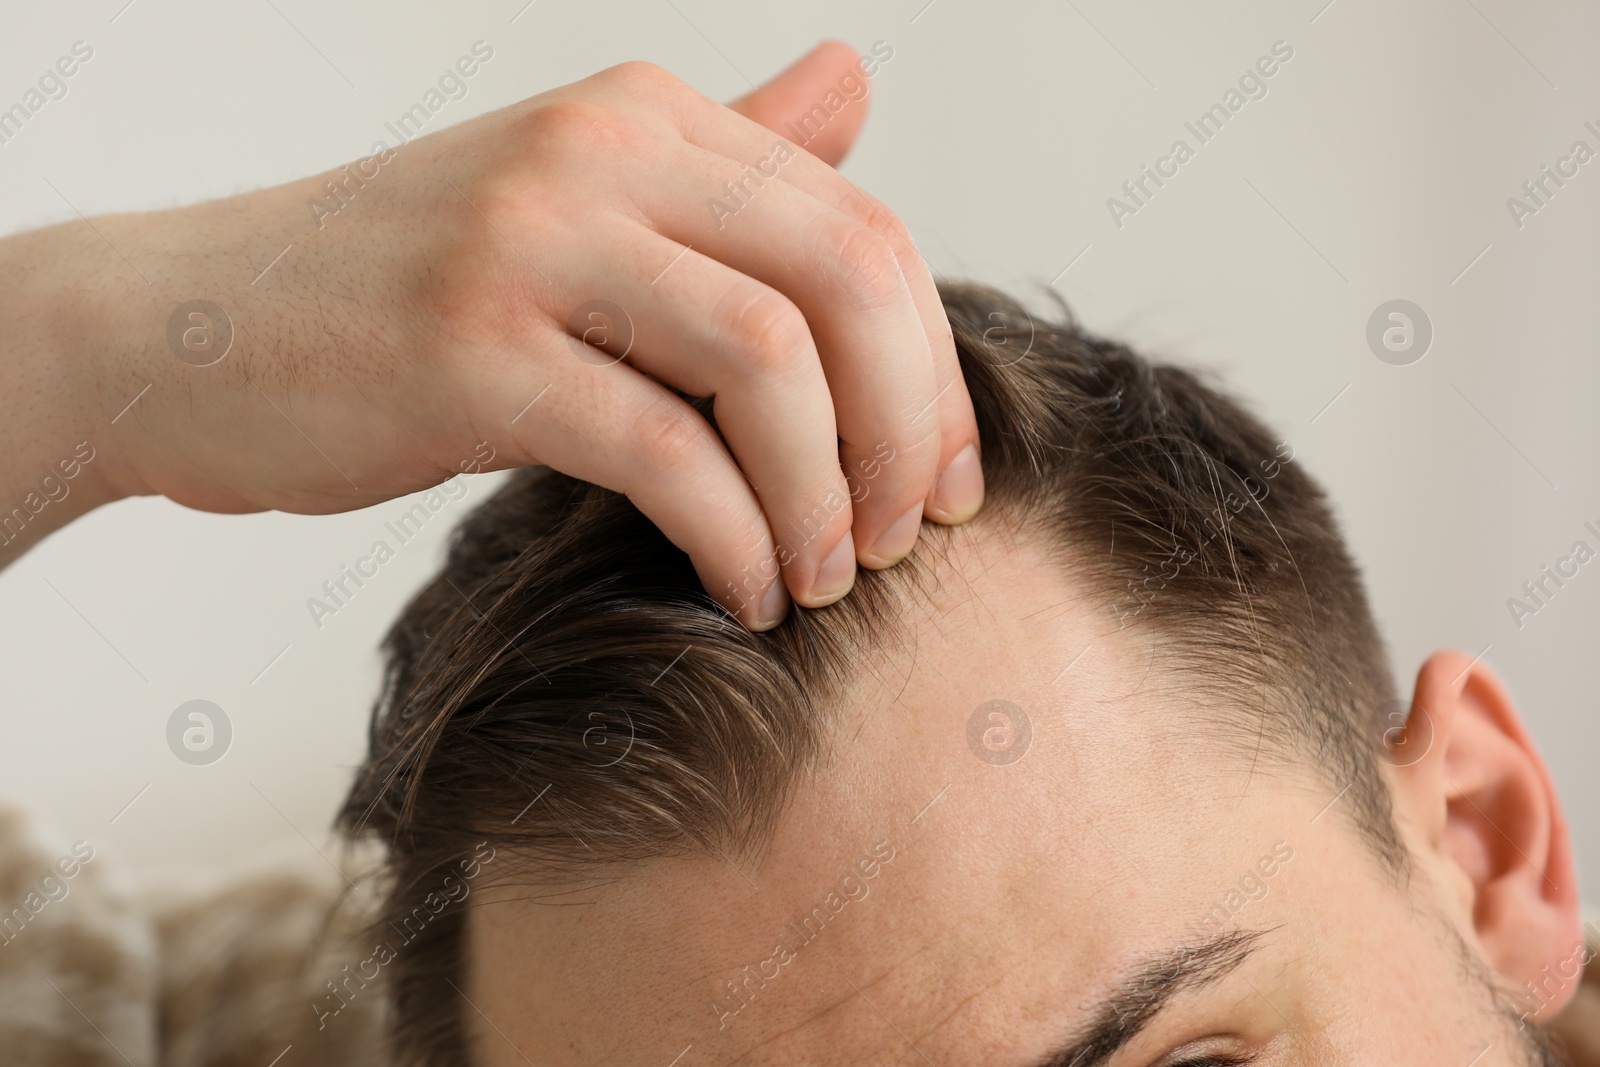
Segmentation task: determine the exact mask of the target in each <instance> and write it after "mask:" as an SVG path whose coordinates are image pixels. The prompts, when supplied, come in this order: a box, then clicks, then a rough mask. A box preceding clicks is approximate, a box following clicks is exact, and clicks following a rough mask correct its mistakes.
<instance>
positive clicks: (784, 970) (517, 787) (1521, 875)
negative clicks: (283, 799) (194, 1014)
mask: <svg viewBox="0 0 1600 1067" xmlns="http://www.w3.org/2000/svg"><path fill="white" fill-rule="evenodd" d="M944 298H945V303H946V308H947V310H948V312H949V315H950V318H951V322H952V326H953V328H954V330H955V336H956V342H957V348H958V350H959V351H960V353H961V358H962V365H963V371H964V373H965V375H966V379H967V383H968V387H969V390H970V391H971V394H972V397H973V402H974V405H975V408H976V412H977V417H978V422H979V427H980V431H981V434H982V448H983V463H984V474H985V481H986V486H987V503H986V505H985V510H984V512H983V513H982V514H981V515H980V516H979V518H978V519H976V520H974V521H973V522H972V523H970V524H968V525H966V526H963V527H956V528H946V527H938V526H933V525H928V526H927V527H925V529H924V533H923V542H922V543H921V544H920V545H919V546H918V548H917V550H916V551H915V552H913V554H912V556H911V557H910V558H909V559H908V561H907V562H905V563H903V564H901V565H900V566H898V567H896V568H893V569H891V570H888V571H883V572H863V573H862V575H861V576H860V578H859V579H858V582H857V586H856V589H855V590H854V591H853V592H852V593H851V594H850V595H849V596H847V597H846V598H845V599H844V600H843V601H841V602H839V603H837V604H835V605H832V606H830V607H828V608H824V609H820V610H816V611H804V610H797V611H795V612H793V613H791V615H790V617H789V618H788V619H787V620H786V621H785V622H784V623H783V624H782V625H781V626H780V627H779V628H778V629H776V630H774V631H771V632H769V633H766V634H750V633H748V632H746V631H744V630H743V629H742V628H741V627H739V626H738V624H737V623H735V622H733V621H732V620H731V619H728V618H727V617H726V615H725V613H724V612H723V611H722V610H721V609H719V608H718V607H717V606H716V605H715V604H714V602H713V601H712V600H711V599H710V598H709V597H707V596H706V595H705V593H704V592H703V591H702V590H701V589H700V588H699V586H698V583H697V581H696V579H695V574H694V571H693V569H692V567H691V566H690V564H689V562H688V560H687V559H686V558H685V557H684V556H683V555H682V554H681V553H679V552H678V551H677V550H676V549H675V548H673V547H672V546H671V545H670V544H669V543H668V542H667V541H666V540H665V538H664V537H663V536H662V535H661V534H660V533H659V532H658V531H657V530H655V529H654V528H653V527H652V526H651V525H650V524H649V523H648V521H646V520H645V519H644V518H643V517H642V516H640V515H639V513H638V512H637V511H635V510H634V509H633V508H632V506H631V505H630V504H629V503H628V502H627V500H626V499H625V498H622V497H620V496H618V495H616V494H614V493H610V492H607V491H605V490H601V489H597V488H594V487H591V486H586V485H582V484H580V483H577V482H574V481H572V480H571V479H567V478H565V477H563V476H560V475H557V474H554V473H553V472H550V471H547V470H539V471H529V472H522V473H519V474H518V475H516V476H514V477H513V479H512V480H511V481H510V482H509V483H508V485H507V486H506V487H505V488H504V489H502V490H501V491H500V492H499V493H498V494H497V495H496V496H495V497H494V498H493V499H492V500H491V501H489V502H488V503H486V504H485V505H484V506H483V507H482V508H480V509H479V510H478V511H477V512H476V513H475V514H474V515H473V516H471V517H470V518H469V519H468V520H467V521H466V522H465V523H464V524H463V526H462V528H461V530H460V531H458V535H457V538H456V540H455V542H454V544H453V546H452V550H451V555H450V560H449V562H448V563H447V565H446V568H445V571H444V573H443V574H442V575H441V576H440V577H439V578H438V579H437V580H436V581H435V582H434V583H433V584H432V585H430V586H429V587H428V588H427V589H425V590H424V591H423V593H421V594H420V595H419V596H418V598H417V599H416V600H415V601H414V602H413V603H412V605H411V606H410V607H409V608H408V609H407V611H406V614H405V615H404V617H403V618H402V619H401V620H400V622H399V623H398V624H397V625H396V627H395V629H394V630H393V631H392V633H391V634H390V637H389V641H388V645H387V649H388V653H389V657H390V671H389V675H388V685H387V687H386V692H385V695H384V699H383V701H382V702H381V703H380V706H379V709H378V713H377V714H376V715H375V718H374V728H373V738H372V753H371V756H370V758H369V761H368V764H367V766H366V767H365V768H364V769H363V771H362V774H361V775H360V777H359V779H358V781H357V784H356V786H355V788H354V790H353V791H352V794H351V797H350V800H349V802H348V804H347V807H346V810H345V813H344V816H343V819H344V823H345V825H346V826H347V827H348V828H350V829H352V830H355V829H361V828H365V829H370V830H373V831H376V832H377V833H380V834H381V835H382V836H383V837H384V839H385V840H387V841H389V842H390V843H391V849H392V857H393V874H394V883H393V888H392V892H391V894H390V897H389V909H388V913H387V914H386V916H385V919H386V920H387V922H386V924H385V925H384V926H382V927H380V929H383V930H392V931H394V935H393V936H390V935H387V934H386V935H385V936H390V941H391V942H392V944H391V945H390V946H389V947H390V950H391V952H390V954H391V956H392V961H391V962H388V963H387V965H386V966H387V969H388V972H389V980H390V982H391V988H392V989H393V990H394V996H395V1000H396V1007H397V1009H398V1011H397V1019H398V1023H397V1025H398V1027H399V1035H400V1038H401V1043H400V1051H401V1052H402V1053H406V1054H409V1055H411V1056H413V1057H414V1058H415V1059H416V1060H417V1062H427V1063H433V1062H437V1063H445V1062H460V1060H461V1058H462V1056H463V1055H465V1054H466V1052H465V1051H464V1050H466V1049H470V1050H471V1054H472V1055H474V1056H476V1057H477V1061H478V1062H481V1063H484V1064H502V1063H504V1064H511V1063H521V1062H524V1058H525V1059H526V1060H527V1061H530V1062H533V1063H537V1064H540V1065H541V1067H543V1065H545V1064H568V1063H594V1062H615V1063H628V1064H649V1063H660V1064H663V1065H666V1064H668V1063H673V1062H678V1063H682V1064H684V1065H685V1067H687V1065H688V1064H690V1063H734V1062H739V1063H744V1064H760V1065H773V1067H777V1065H789V1064H809V1063H823V1062H827V1063H934V1064H940V1065H943V1064H955V1063H963V1064H976V1063H985V1064H996V1065H1001V1064H1004V1065H1015V1067H1025V1065H1033V1064H1041V1065H1042V1064H1057V1063H1059V1064H1061V1065H1062V1067H1066V1065H1069V1064H1071V1065H1074V1067H1091V1065H1099V1064H1107V1065H1113V1067H1123V1065H1127V1067H1133V1065H1141V1067H1143V1065H1152V1067H1153V1065H1158V1064H1159V1065H1160V1067H1177V1065H1178V1064H1185V1065H1195V1067H1199V1065H1215V1064H1226V1063H1245V1062H1256V1063H1260V1064H1262V1065H1263V1067H1265V1065H1266V1064H1268V1063H1311V1062H1316V1063H1335V1062H1338V1063H1344V1062H1351V1063H1357V1062H1359V1063H1373V1062H1394V1063H1402V1062H1403V1063H1412V1064H1423V1063H1429V1064H1431V1063H1438V1064H1443V1065H1461V1064H1466V1063H1468V1062H1470V1061H1472V1060H1473V1057H1474V1056H1479V1055H1480V1053H1481V1058H1479V1059H1478V1060H1477V1063H1478V1064H1481V1065H1483V1067H1489V1065H1491V1064H1508V1063H1520V1062H1527V1061H1528V1057H1529V1056H1530V1055H1532V1053H1531V1052H1530V1051H1528V1050H1529V1048H1530V1047H1532V1046H1531V1045H1529V1042H1531V1041H1533V1040H1534V1038H1535V1036H1536V1034H1537V1030H1536V1029H1535V1028H1534V1027H1532V1026H1531V1025H1530V1026H1527V1027H1519V1022H1520V1020H1519V1016H1520V1015H1523V1014H1526V1015H1528V1016H1529V1017H1530V1018H1534V1017H1537V1018H1541V1019H1542V1018H1547V1017H1548V1016H1549V1015H1550V1014H1553V1013H1554V1011H1555V1010H1556V1009H1557V1008H1558V1007H1559V1006H1560V1004H1561V1003H1564V1002H1565V1000H1566V999H1567V997H1568V996H1570V994H1571V992H1572V988H1573V986H1574V985H1575V981H1576V975H1577V968H1576V966H1575V965H1574V961H1576V960H1578V957H1577V956H1575V955H1574V952H1575V951H1581V945H1580V943H1579V942H1580V935H1579V929H1578V920H1577V891H1576V886H1575V881H1574V877H1575V876H1574V872H1573V867H1572V863H1571V857H1570V853H1569V850H1568V842H1567V836H1566V829H1565V826H1564V823H1563V821H1562V817H1561V813H1560V808H1559V804H1558V802H1557V800H1556V798H1555V795H1554V793H1553V791H1552V789H1551V787H1550V783H1549V780H1548V776H1547V775H1546V773H1545V771H1544V768H1543V766H1542V764H1541V763H1540V761H1539V758H1538V756H1537V754H1536V753H1535V752H1534V750H1533V748H1532V746H1531V744H1530V742H1529V741H1528V739H1527V737H1526V735H1525V733H1524V731H1523V730H1522V728H1521V726H1520V724H1519V722H1518V720H1517V717H1516V714H1515V711H1514V709H1513V707H1512V705H1511V702H1510V700H1509V698H1508V697H1507V696H1506V694H1505V692H1504V690H1503V689H1502V688H1501V687H1500V686H1499V684H1498V683H1497V682H1496V681H1495V680H1494V678H1493V676H1492V675H1491V674H1490V673H1489V672H1488V671H1487V669H1486V668H1485V667H1483V666H1482V665H1481V664H1479V663H1476V662H1473V661H1471V660H1469V659H1468V657H1465V656H1461V655H1459V654H1454V653H1442V654H1440V655H1437V656H1435V657H1433V658H1432V659H1430V660H1429V661H1428V663H1427V664H1426V665H1425V666H1424V667H1423V668H1422V670H1421V671H1420V673H1419V674H1418V678H1417V685H1416V690H1415V694H1414V696H1413V697H1412V699H1411V700H1410V701H1408V702H1406V703H1401V702H1399V701H1397V700H1396V699H1395V692H1394V688H1393V682H1392V679H1391V676H1390V672H1389V668H1388V664H1387V662H1386V659H1385V655H1384V652H1383V647H1382V643H1381V641H1380V639H1379V637H1378V634H1377V630H1376V627H1375V625H1374V623H1373V620H1372V617H1371V613H1370V610H1369V608H1368V606H1367V601H1366V598H1365V595H1364V593H1363V591H1362V588H1361V583H1360V577H1359V574H1358V572H1357V570H1356V568H1355V567H1354V565H1353V564H1352V562H1351V560H1350V558H1349V556H1348V553H1347V552H1346V550H1345V548H1344V546H1343V544H1342V542H1341V540H1340V537H1339V534H1338V532H1337V529H1336V526H1335V524H1334V521H1333V518H1332V516H1331V514H1330V512H1329V509H1328V507H1327V505H1326V503H1325V501H1324V499H1323V497H1322V495H1321V493H1320V491H1319V490H1318V489H1317V487H1316V486H1315V484H1314V483H1313V482H1312V481H1311V479H1310V477H1309V476H1308V475H1307V473H1306V472H1305V471H1304V470H1303V461H1302V460H1300V459H1299V458H1297V456H1296V453H1295V449H1294V446H1293V442H1291V441H1286V440H1283V439H1281V438H1278V437H1275V436H1273V435H1271V434H1269V433H1268V432H1267V431H1266V430H1265V429H1264V428H1263V427H1261V425H1260V424H1259V423H1258V422H1257V421H1255V420H1254V419H1253V418H1252V417H1251V416H1249V415H1248V414H1247V413H1246V412H1244V411H1243V410H1242V409H1241V408H1240V407H1239V406H1237V405H1236V404H1235V403H1233V402H1232V401H1230V400H1228V399H1226V398H1225V397H1223V396H1221V395H1220V394H1219V393H1217V392H1216V391H1215V390H1213V389H1212V388H1211V387H1209V386H1208V385H1206V384H1205V383H1203V382H1202V381H1200V380H1199V379H1198V378H1196V377H1195V376H1194V375H1192V374H1190V373H1188V372H1185V371H1181V370H1177V369H1175V368H1171V367H1164V366H1156V365H1152V364H1150V363H1148V362H1147V361H1145V360H1144V359H1142V358H1141V357H1139V356H1137V355H1136V354H1134V353H1132V352H1130V351H1129V350H1128V349H1126V348H1124V347H1122V346H1119V345H1116V344H1112V343H1108V342H1105V341H1102V340H1099V339H1097V338H1094V337H1091V336H1089V335H1087V334H1086V333H1084V332H1082V331H1081V330H1079V329H1077V328H1076V327H1075V326H1074V325H1073V324H1072V323H1071V322H1070V320H1069V321H1063V322H1059V323H1045V322H1039V321H1036V320H1035V319H1033V318H1031V317H1030V316H1029V314H1028V313H1027V312H1026V311H1025V310H1024V309H1023V308H1021V307H1020V306H1018V305H1016V304H1014V303H1013V302H1011V301H1008V300H1006V299H1005V298H1003V297H1001V296H999V295H998V294H995V293H993V292H990V291H987V290H983V289H979V288H976V287H969V286H961V287H947V288H946V289H945V290H944ZM882 461H883V462H885V463H892V462H893V456H892V454H891V455H887V456H884V457H883V460H882ZM849 473H850V475H851V477H852V489H853V493H854V495H856V496H857V497H858V498H859V496H860V495H861V494H862V493H864V492H870V491H871V479H872V477H873V476H874V471H873V470H871V469H864V470H862V471H852V472H849ZM776 533H777V536H778V539H779V540H780V541H781V540H783V533H782V532H781V531H777V532H776ZM1408 713H1409V718H1408ZM1402 724H1404V725H1403V729H1402ZM482 842H487V843H488V844H487V845H484V844H481V843H482ZM485 855H489V856H492V857H493V859H492V861H490V862H486V863H482V864H480V863H478V862H477V861H476V860H473V861H472V862H473V866H472V867H470V868H469V867H468V865H467V861H468V860H469V859H470V858H471V857H474V856H476V857H478V858H479V859H481V858H482V857H483V856H485ZM469 870H470V871H471V872H472V876H473V877H474V879H475V883H474V885H473V886H472V887H471V890H470V892H471V897H470V901H467V900H465V898H463V904H462V906H459V907H457V906H452V905H451V904H449V903H447V902H446V903H439V904H438V906H435V904H436V902H443V901H445V898H444V897H442V896H441V893H443V892H444V890H442V889H441V886H443V885H444V883H445V879H446V878H447V877H452V876H454V877H456V878H458V879H459V877H460V876H461V874H462V873H463V872H466V871H469ZM450 899H455V898H454V897H451V898H450ZM1546 968H1547V969H1546ZM1525 982H1531V983H1533V985H1532V986H1530V987H1529V988H1528V989H1526V990H1525V989H1524V986H1523V984H1524V983H1525ZM675 1056H679V1057H681V1058H680V1059H679V1060H677V1061H674V1057H675ZM1252 1056H1253V1057H1255V1059H1253V1060H1252V1059H1251V1057H1252ZM429 1057H432V1058H431V1059H430V1058H429ZM1052 1057H1053V1058H1052ZM1535 1062H1537V1061H1535Z"/></svg>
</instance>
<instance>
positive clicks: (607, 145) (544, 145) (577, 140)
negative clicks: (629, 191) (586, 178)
mask: <svg viewBox="0 0 1600 1067" xmlns="http://www.w3.org/2000/svg"><path fill="white" fill-rule="evenodd" d="M512 133H513V136H514V138H515V140H516V141H517V142H518V143H519V144H520V145H521V146H522V148H523V150H524V151H525V152H527V153H530V154H532V156H533V157H534V158H536V159H540V160H546V161H548V160H552V159H554V160H562V159H572V158H578V159H590V158H593V157H595V156H617V155H621V154H622V153H623V152H625V151H627V150H628V148H629V146H630V145H632V144H633V143H634V137H635V133H634V129H633V124H632V123H631V122H630V121H629V120H628V119H627V118H626V117H624V116H623V115H621V114H619V113H618V112H616V111H614V110H612V109H611V108H608V107H605V106H603V105H600V104H597V103H594V102H593V101H590V100H583V99H566V100H554V101H550V102H548V103H543V104H541V105H540V106H538V107H536V108H532V109H530V110H528V111H527V112H525V113H523V114H522V115H520V116H518V117H517V118H515V119H513V120H512ZM515 169H516V170H517V171H519V172H522V167H521V166H520V165H519V166H518V167H516V168H515ZM524 173H525V172H524Z"/></svg>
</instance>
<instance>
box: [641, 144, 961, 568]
mask: <svg viewBox="0 0 1600 1067" xmlns="http://www.w3.org/2000/svg"><path fill="white" fill-rule="evenodd" d="M653 162H654V163H655V165H654V166H652V167H651V171H652V173H653V174H655V175H656V176H657V177H656V178H655V179H654V180H652V181H651V182H650V183H648V185H647V186H646V187H644V188H640V189H636V190H634V191H633V193H632V195H633V196H634V198H635V199H636V200H637V201H638V202H639V204H640V207H641V208H642V210H644V212H645V213H646V215H647V216H649V217H650V218H651V219H652V221H653V222H654V223H655V225H656V226H657V227H658V228H659V229H660V230H661V232H662V233H663V235H665V236H668V237H670V238H673V239H674V240H677V241H680V242H682V243H684V244H688V245H692V246H693V247H694V249H695V251H697V252H702V253H704V254H705V255H708V256H710V257H711V258H713V259H715V260H717V261H719V262H721V263H724V264H726V265H727V266H729V267H732V268H733V269H735V270H737V271H739V272H740V273H742V274H745V275H748V276H750V277H752V278H754V279H756V280H758V281H760V282H763V283H765V284H766V285H768V286H770V287H772V288H774V289H777V290H778V291H780V292H782V293H783V294H784V295H785V296H787V297H788V298H789V299H790V300H791V301H793V302H794V304H795V305H796V306H797V307H798V308H799V309H800V311H801V312H803V313H804V316H805V320H806V322H807V323H808V324H809V326H810V330H811V334H812V337H813V338H814V339H815V341H816V346H817V351H818V353H819V355H820V358H821V361H822V366H823V370H824V371H825V373H826V375H827V382H828V389H829V392H830V394H831V396H832V399H833V408H834V414H835V418H836V420H837V423H838V434H839V437H840V438H841V444H840V448H839V452H840V456H841V458H842V461H843V466H844V469H845V470H846V471H847V472H849V473H851V474H852V475H854V476H855V479H854V480H855V481H856V482H860V486H859V487H857V486H856V485H855V484H852V490H853V494H854V497H855V509H854V515H855V519H854V525H853V527H852V531H853V533H854V540H855V547H856V552H857V559H858V560H859V561H860V562H861V563H862V564H863V565H864V566H868V567H875V568H876V567H884V566H888V565H890V564H892V563H895V562H897V561H899V560H900V559H901V558H902V557H903V556H904V555H905V554H906V553H907V552H908V551H910V549H911V547H912V545H913V544H915V541H916V537H917V533H918V531H919V529H920V524H921V517H922V505H923V502H924V500H925V499H926V497H927V495H928V493H929V491H930V489H931V488H932V486H933V482H934V478H935V475H936V474H937V464H938V460H939V448H940V442H941V435H940V431H939V417H940V409H939V401H940V397H939V388H938V386H937V384H936V375H935V370H934V366H933V361H932V358H931V354H930V352H929V349H928V344H927V339H926V336H925V335H924V332H923V329H922V325H921V321H920V319H919V316H918V313H917V307H916V304H915V301H913V300H912V298H911V294H910V291H909V289H908V287H907V285H906V281H905V278H904V276H903V274H902V273H901V271H900V267H899V264H898V262H897V260H896V259H895V257H894V255H893V253H892V252H891V251H890V249H889V247H888V244H887V242H885V241H884V240H883V239H882V238H881V237H880V236H879V235H878V234H877V233H876V232H875V231H873V230H872V229H871V228H870V227H867V226H865V225H863V224H862V223H861V222H859V221H858V220H857V219H855V218H853V217H852V216H849V215H846V214H844V213H841V212H838V211H835V210H834V209H832V208H830V207H828V206H826V205H824V204H821V203H819V202H818V201H816V200H815V199H813V198H811V197H810V196H808V195H807V194H805V193H803V192H801V191H800V190H798V189H796V188H794V187H793V186H791V185H788V184H787V183H785V182H781V181H775V180H772V179H771V178H770V176H769V177H766V178H762V177H761V174H762V173H767V174H770V170H771V167H772V166H773V165H775V164H774V163H773V162H772V161H768V162H767V164H766V171H764V172H763V171H761V169H760V167H759V166H758V167H757V168H751V169H750V170H748V171H747V172H745V173H744V175H743V177H742V181H743V182H744V184H742V185H741V186H738V187H734V186H733V185H732V183H731V182H727V181H726V180H725V182H724V184H723V186H721V187H720V188H719V186H718V185H717V183H716V179H717V178H718V177H719V176H720V175H723V174H726V173H728V170H727V167H728V163H727V161H726V160H725V159H723V158H722V157H720V156H716V155H714V154H712V153H708V152H703V151H701V150H699V149H695V148H692V147H689V146H684V147H682V148H681V149H677V150H672V149H668V150H667V158H663V159H661V160H659V161H653ZM708 192H710V193H721V194H722V195H721V197H716V196H707V195H706V194H707V193H708ZM668 276H669V277H670V275H668ZM743 358H745V359H746V360H760V359H763V358H766V357H765V356H764V355H763V354H761V353H746V354H745V355H744V357H743ZM863 474H870V475H871V482H870V485H868V484H867V483H866V482H864V481H861V476H862V475H863Z"/></svg>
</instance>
